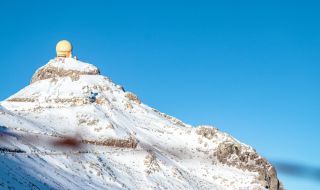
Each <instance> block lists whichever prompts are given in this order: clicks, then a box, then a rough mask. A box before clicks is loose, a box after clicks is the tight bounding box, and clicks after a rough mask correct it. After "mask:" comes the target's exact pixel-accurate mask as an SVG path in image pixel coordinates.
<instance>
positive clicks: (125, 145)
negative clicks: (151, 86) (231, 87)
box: [0, 58, 283, 190]
mask: <svg viewBox="0 0 320 190" xmlns="http://www.w3.org/2000/svg"><path fill="white" fill-rule="evenodd" d="M0 189H77V190H78V189H85V190H88V189H143V190H145V189H183V190H184V189H192V190H194V189H210V190H263V189H271V190H278V189H283V188H282V187H281V185H280V183H279V180H278V178H277V174H276V171H275V168H274V167H273V166H272V165H271V164H270V163H269V162H268V161H267V160H265V159H264V158H262V157H261V156H260V155H258V154H257V153H256V151H255V150H254V149H253V148H251V147H250V146H248V145H245V144H242V143H240V142H239V141H237V140H236V139H234V138H233V137H231V136H230V135H228V134H226V133H223V132H220V131H219V130H218V129H216V128H214V127H211V126H197V127H193V126H190V125H188V124H185V123H183V122H182V121H180V120H178V119H176V118H174V117H171V116H169V115H166V114H164V113H161V112H160V111H158V110H156V109H153V108H151V107H149V106H147V105H145V104H143V103H141V101H140V100H139V99H138V97H137V96H136V95H135V94H133V93H131V92H126V91H125V90H124V89H123V87H122V86H119V85H116V84H114V83H113V82H112V81H111V80H110V79H109V78H107V77H105V76H101V75H100V71H99V69H98V68H96V67H95V66H93V65H90V64H87V63H84V62H81V61H78V60H75V59H73V58H55V59H53V60H51V61H49V63H48V64H46V65H45V66H43V67H41V68H40V69H38V70H37V71H36V73H35V74H34V76H33V77H32V80H31V84H30V85H29V86H27V87H25V88H24V89H22V90H21V91H19V92H18V93H16V94H14V95H12V96H11V97H9V98H8V99H6V100H5V101H2V102H1V103H0Z"/></svg>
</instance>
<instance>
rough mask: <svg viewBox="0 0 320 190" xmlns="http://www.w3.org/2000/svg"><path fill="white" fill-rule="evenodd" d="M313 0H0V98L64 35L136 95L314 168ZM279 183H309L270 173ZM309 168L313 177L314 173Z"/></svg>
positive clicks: (317, 117)
mask: <svg viewBox="0 0 320 190" xmlns="http://www.w3.org/2000/svg"><path fill="white" fill-rule="evenodd" d="M319 6H320V4H319V3H317V2H316V1H314V2H312V1H300V2H299V1H281V2H279V1H258V2H257V1H241V2H240V1H223V2H221V1H220V2H218V1H217V2H215V1H68V2H66V1H54V3H53V2H51V3H50V2H42V1H6V2H1V6H0V34H1V35H0V40H1V43H0V55H1V56H0V64H1V69H0V99H1V100H3V99H5V98H7V97H8V96H10V95H11V94H13V93H15V92H17V91H18V90H19V89H21V88H23V87H24V86H26V85H28V83H29V81H30V79H31V76H32V74H33V73H34V71H35V70H36V69H37V68H39V67H40V66H42V65H44V64H45V63H46V62H47V61H48V60H49V59H51V58H53V57H54V55H55V44H56V43H57V41H59V40H60V39H68V40H70V41H71V42H72V43H73V45H74V54H75V55H76V56H77V57H78V58H79V59H80V60H83V61H87V62H90V63H92V64H95V65H97V66H98V67H99V68H100V69H101V70H102V73H103V74H104V75H107V76H109V77H110V78H111V79H112V80H113V81H114V82H116V83H118V84H121V85H123V86H124V87H125V89H127V90H129V91H133V92H135V93H136V94H137V95H139V97H140V99H142V101H143V102H144V103H146V104H148V105H150V106H152V107H155V108H157V109H159V110H161V111H162V112H166V113H168V114H170V115H173V116H176V117H178V118H180V119H182V120H183V121H185V122H187V123H190V124H192V125H200V124H211V125H215V126H216V127H218V128H219V129H220V130H222V131H226V132H228V133H230V134H232V135H233V136H235V137H236V138H237V139H239V140H241V141H242V142H244V143H247V144H250V145H251V146H253V147H254V148H256V150H257V151H258V152H259V153H261V154H262V155H263V156H265V157H267V158H268V159H270V160H272V161H275V162H278V161H284V162H290V163H298V164H300V165H305V166H310V167H315V168H320V162H319V160H320V153H319V148H318V147H319V145H320V140H319V135H320V98H319V97H320V65H319V62H320V56H319V55H320V23H319V20H320V12H319ZM280 177H281V179H283V181H284V183H285V185H286V187H287V189H290V190H300V189H302V188H304V189H308V190H313V189H319V188H317V187H318V186H319V185H320V182H319V181H318V182H317V181H315V180H310V179H308V178H299V177H290V176H289V175H285V174H283V173H280ZM318 179H319V178H318Z"/></svg>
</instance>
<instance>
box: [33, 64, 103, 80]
mask: <svg viewBox="0 0 320 190" xmlns="http://www.w3.org/2000/svg"><path fill="white" fill-rule="evenodd" d="M99 74H100V71H99V69H94V70H86V71H77V70H65V69H63V68H58V67H54V66H51V65H50V64H49V65H46V66H44V67H42V68H40V69H39V70H38V71H37V72H36V73H35V74H34V75H33V76H32V79H31V84H32V83H34V82H37V81H39V80H45V79H50V78H58V77H70V78H71V79H72V81H76V80H79V78H80V75H99Z"/></svg>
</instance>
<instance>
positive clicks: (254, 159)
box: [214, 141, 283, 190]
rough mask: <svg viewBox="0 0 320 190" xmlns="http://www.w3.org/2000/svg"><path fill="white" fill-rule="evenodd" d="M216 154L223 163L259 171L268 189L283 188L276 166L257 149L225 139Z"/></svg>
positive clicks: (262, 181) (276, 189)
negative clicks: (260, 154)
mask: <svg viewBox="0 0 320 190" xmlns="http://www.w3.org/2000/svg"><path fill="white" fill-rule="evenodd" d="M214 155H215V156H216V158H217V159H218V161H219V162H220V163H222V164H226V165H229V166H233V167H237V168H239V169H241V170H248V171H251V172H257V173H258V174H259V178H258V180H259V181H260V183H261V184H262V185H263V186H265V187H266V188H267V189H270V190H283V187H282V185H281V184H280V182H279V180H278V178H277V172H276V170H275V168H274V167H273V166H272V165H271V164H270V163H269V162H268V161H267V160H266V159H264V158H262V157H261V156H259V155H258V153H257V152H256V151H255V150H252V149H249V148H248V147H245V146H244V145H241V144H240V143H237V142H235V141H225V142H223V143H221V144H219V146H218V148H217V150H216V151H215V153H214Z"/></svg>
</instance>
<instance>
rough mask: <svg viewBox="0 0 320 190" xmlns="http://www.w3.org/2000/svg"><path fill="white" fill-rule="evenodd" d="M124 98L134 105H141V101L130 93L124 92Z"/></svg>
mask: <svg viewBox="0 0 320 190" xmlns="http://www.w3.org/2000/svg"><path fill="white" fill-rule="evenodd" d="M125 97H127V98H128V99H129V100H131V101H133V102H135V103H136V104H141V101H140V100H139V98H138V97H137V95H135V94H133V93H132V92H126V93H125Z"/></svg>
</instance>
